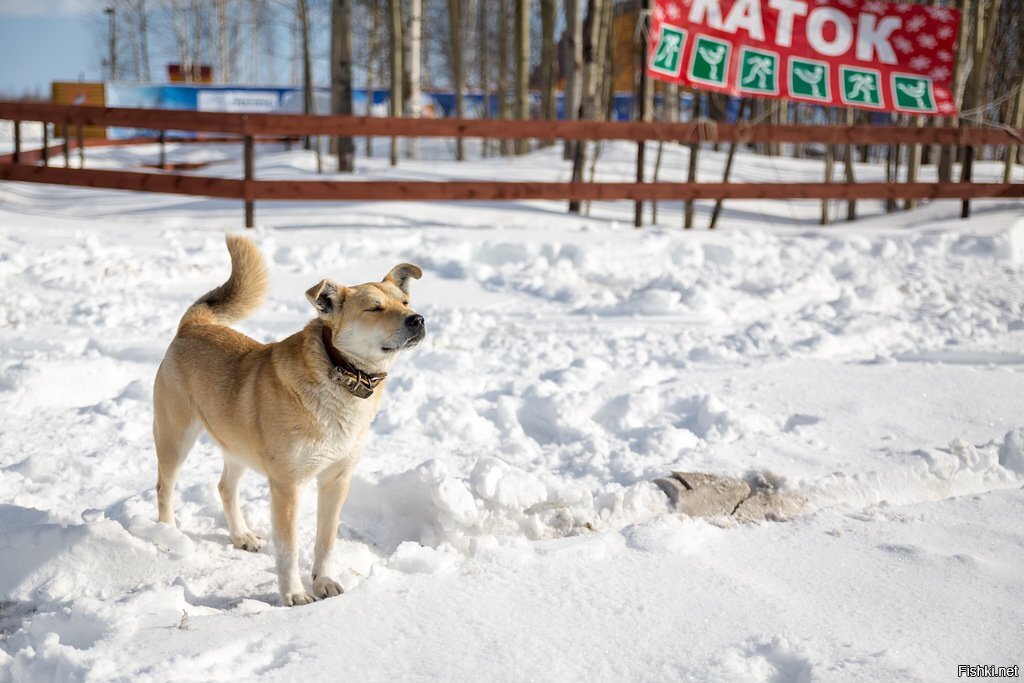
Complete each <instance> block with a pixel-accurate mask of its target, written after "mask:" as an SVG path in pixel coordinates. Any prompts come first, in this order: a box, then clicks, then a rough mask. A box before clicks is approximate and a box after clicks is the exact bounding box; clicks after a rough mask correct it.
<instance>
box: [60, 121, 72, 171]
mask: <svg viewBox="0 0 1024 683" xmlns="http://www.w3.org/2000/svg"><path fill="white" fill-rule="evenodd" d="M61 135H62V136H63V137H64V168H71V147H70V144H71V143H70V142H69V141H68V135H69V132H68V124H66V123H65V124H64V126H63V128H61Z"/></svg>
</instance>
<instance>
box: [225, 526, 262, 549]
mask: <svg viewBox="0 0 1024 683" xmlns="http://www.w3.org/2000/svg"><path fill="white" fill-rule="evenodd" d="M231 542H232V543H233V544H234V546H235V547H236V548H238V549H239V550H247V551H249V552H250V553H256V552H259V550H260V548H262V547H263V537H262V536H257V535H256V534H254V533H253V532H251V531H245V532H242V533H240V534H235V535H233V536H232V537H231Z"/></svg>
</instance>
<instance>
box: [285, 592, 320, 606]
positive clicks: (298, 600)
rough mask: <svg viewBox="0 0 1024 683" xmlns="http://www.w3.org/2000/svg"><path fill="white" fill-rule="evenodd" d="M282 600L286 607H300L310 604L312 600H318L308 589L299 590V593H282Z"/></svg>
mask: <svg viewBox="0 0 1024 683" xmlns="http://www.w3.org/2000/svg"><path fill="white" fill-rule="evenodd" d="M281 602H283V603H284V606H285V607H298V606H299V605H308V604H310V603H311V602H316V598H314V597H313V596H312V595H310V594H309V593H307V592H306V591H299V592H298V593H284V594H282V595H281Z"/></svg>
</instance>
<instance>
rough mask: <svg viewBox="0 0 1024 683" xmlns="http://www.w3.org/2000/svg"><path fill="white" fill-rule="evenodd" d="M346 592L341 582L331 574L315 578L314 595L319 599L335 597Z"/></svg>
mask: <svg viewBox="0 0 1024 683" xmlns="http://www.w3.org/2000/svg"><path fill="white" fill-rule="evenodd" d="M344 592H345V589H344V588H342V587H341V584H340V583H338V582H337V581H335V580H334V579H332V578H331V577H329V576H318V577H316V578H314V579H313V595H315V596H316V597H317V598H319V599H323V598H333V597H335V596H336V595H341V594H342V593H344Z"/></svg>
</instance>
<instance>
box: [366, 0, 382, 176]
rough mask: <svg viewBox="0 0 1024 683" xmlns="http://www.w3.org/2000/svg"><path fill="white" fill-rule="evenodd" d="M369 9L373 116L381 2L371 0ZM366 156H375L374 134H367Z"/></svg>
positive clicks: (368, 80) (370, 106) (369, 90)
mask: <svg viewBox="0 0 1024 683" xmlns="http://www.w3.org/2000/svg"><path fill="white" fill-rule="evenodd" d="M367 11H369V13H370V34H369V35H368V36H367V38H366V41H367V49H366V51H367V53H368V54H367V57H368V61H367V63H366V115H367V116H373V92H374V90H375V89H376V88H377V50H378V48H379V46H380V43H379V42H378V40H377V38H378V34H379V33H380V2H379V0H370V2H369V3H368V7H367ZM366 157H367V158H368V159H370V158H373V136H370V135H367V136H366Z"/></svg>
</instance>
